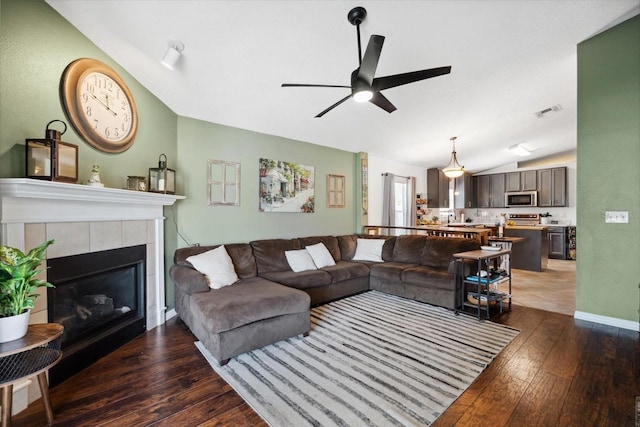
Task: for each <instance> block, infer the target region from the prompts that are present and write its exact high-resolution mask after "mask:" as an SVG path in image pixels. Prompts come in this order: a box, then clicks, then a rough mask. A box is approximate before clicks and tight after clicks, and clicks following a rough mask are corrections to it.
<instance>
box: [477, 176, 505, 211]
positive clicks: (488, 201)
mask: <svg viewBox="0 0 640 427" xmlns="http://www.w3.org/2000/svg"><path fill="white" fill-rule="evenodd" d="M474 178H475V184H476V207H478V208H503V207H504V192H505V174H503V173H497V174H493V175H478V176H475V177H474Z"/></svg>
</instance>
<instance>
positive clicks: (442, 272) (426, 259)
mask: <svg viewBox="0 0 640 427" xmlns="http://www.w3.org/2000/svg"><path fill="white" fill-rule="evenodd" d="M358 238H383V239H385V243H384V245H383V247H382V259H383V262H371V261H355V260H353V257H354V254H355V252H356V247H357V240H358ZM320 242H322V243H323V244H324V245H325V246H326V248H327V249H328V250H329V252H330V254H331V256H332V257H333V259H334V261H335V263H336V265H334V266H329V267H324V268H321V269H318V270H307V271H301V272H294V271H292V270H291V268H290V267H289V264H288V262H287V258H286V257H285V251H289V250H297V249H304V248H305V247H307V246H310V245H313V244H316V243H320ZM218 246H219V245H216V246H198V247H187V248H181V249H178V250H177V251H176V252H175V254H174V265H173V266H172V267H171V270H170V275H171V278H172V280H173V282H174V283H175V302H176V312H177V313H178V315H179V316H180V318H182V320H183V321H184V322H185V323H186V324H187V325H188V326H189V328H190V329H191V331H192V332H193V333H194V335H196V337H197V338H198V339H200V341H202V343H203V344H204V345H205V347H206V348H207V349H208V350H209V351H210V352H211V354H212V355H213V356H214V357H215V358H216V359H217V360H218V361H219V362H220V363H221V364H224V363H226V362H227V361H228V359H229V358H231V357H233V356H236V355H238V354H241V353H244V352H246V351H249V350H253V349H256V348H260V347H263V346H265V345H268V344H271V343H274V342H277V341H281V340H284V339H287V338H290V337H292V336H295V335H299V334H306V333H308V331H309V329H310V314H309V307H310V306H311V305H318V304H322V303H325V302H328V301H331V300H335V299H339V298H344V297H346V296H349V295H354V294H357V293H360V292H364V291H367V290H369V289H374V290H379V291H382V292H386V293H389V294H394V295H398V296H402V297H406V298H411V299H415V300H418V301H422V302H426V303H430V304H434V305H439V306H443V307H447V308H450V309H453V308H454V304H455V303H454V301H459V299H455V300H454V298H459V295H456V293H457V292H459V286H454V283H453V264H452V260H453V257H452V256H453V254H454V253H457V252H464V251H469V250H476V249H479V248H480V244H479V243H478V242H477V241H476V240H471V239H463V238H457V237H436V236H426V235H406V236H397V237H388V236H387V237H373V236H366V235H358V234H353V235H343V236H315V237H302V238H294V239H265V240H256V241H252V242H250V243H235V244H225V245H224V246H225V248H226V250H227V253H228V254H229V257H230V258H231V260H232V261H233V266H234V269H235V271H236V274H237V275H238V278H239V281H238V282H236V283H235V284H233V285H231V286H227V287H223V288H221V289H209V287H208V285H207V281H206V279H205V276H204V275H203V274H201V273H200V272H198V271H197V270H196V269H194V268H193V266H192V265H191V264H190V263H189V262H188V261H186V259H187V258H188V257H189V256H191V255H196V254H200V253H203V252H206V251H209V250H211V249H214V248H216V247H218ZM466 268H472V266H469V267H466Z"/></svg>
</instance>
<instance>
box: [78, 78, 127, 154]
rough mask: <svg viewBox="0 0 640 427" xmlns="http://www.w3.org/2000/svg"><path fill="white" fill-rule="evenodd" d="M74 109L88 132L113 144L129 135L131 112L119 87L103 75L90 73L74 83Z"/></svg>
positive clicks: (118, 142)
mask: <svg viewBox="0 0 640 427" xmlns="http://www.w3.org/2000/svg"><path fill="white" fill-rule="evenodd" d="M78 107H79V108H78V109H79V113H80V114H81V115H82V116H83V117H84V122H85V123H87V124H89V126H90V127H91V130H92V131H93V132H95V133H96V134H97V135H99V136H100V137H101V138H104V139H105V140H107V141H111V142H113V143H114V144H120V143H122V141H123V140H125V139H126V138H127V137H128V136H129V134H130V133H131V125H132V122H133V111H132V108H131V102H130V101H129V98H128V97H127V95H126V93H125V92H124V90H123V89H122V87H121V86H120V85H119V84H118V83H117V82H116V81H114V80H113V79H112V78H111V77H109V76H108V75H106V74H103V73H99V72H95V71H91V72H87V73H86V74H85V75H83V76H82V77H81V79H80V81H79V82H78Z"/></svg>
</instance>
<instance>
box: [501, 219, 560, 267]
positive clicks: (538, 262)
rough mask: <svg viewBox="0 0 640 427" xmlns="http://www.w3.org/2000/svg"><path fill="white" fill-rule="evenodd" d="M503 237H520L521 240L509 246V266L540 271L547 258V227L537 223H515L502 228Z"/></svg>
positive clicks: (544, 265)
mask: <svg viewBox="0 0 640 427" xmlns="http://www.w3.org/2000/svg"><path fill="white" fill-rule="evenodd" d="M504 235H505V237H522V238H524V240H523V241H521V242H519V243H518V244H515V245H513V248H511V268H518V269H520V270H530V271H542V270H545V269H546V268H547V262H548V260H549V243H548V241H547V227H545V226H537V225H516V226H507V227H505V228H504Z"/></svg>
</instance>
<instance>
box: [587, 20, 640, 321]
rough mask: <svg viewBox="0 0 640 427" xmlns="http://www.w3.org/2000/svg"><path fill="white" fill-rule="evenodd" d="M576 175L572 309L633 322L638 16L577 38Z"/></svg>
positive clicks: (639, 145)
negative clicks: (617, 216)
mask: <svg viewBox="0 0 640 427" xmlns="http://www.w3.org/2000/svg"><path fill="white" fill-rule="evenodd" d="M577 174H578V179H577V187H578V191H577V192H578V200H577V223H578V228H577V232H578V235H577V244H578V246H577V248H578V257H577V258H578V259H577V277H576V284H577V286H576V287H577V289H576V309H577V310H578V311H582V312H586V313H592V314H597V315H602V316H609V317H614V318H618V319H623V320H629V321H638V320H639V311H638V309H639V308H640V290H639V282H640V262H639V260H640V245H639V244H638V241H639V236H640V16H636V17H634V18H632V19H630V20H628V21H625V22H623V23H622V24H620V25H618V26H616V27H614V28H612V29H610V30H608V31H605V32H604V33H602V34H599V35H597V36H595V37H593V38H591V39H589V40H586V41H585V42H583V43H581V44H579V45H578V168H577ZM605 211H628V212H629V223H628V224H606V223H605V222H604V216H605Z"/></svg>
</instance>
